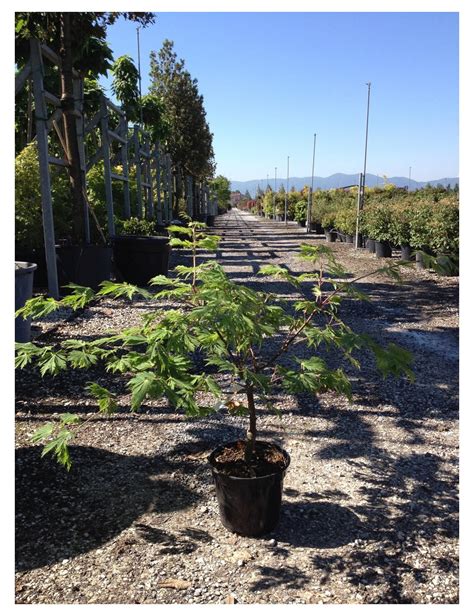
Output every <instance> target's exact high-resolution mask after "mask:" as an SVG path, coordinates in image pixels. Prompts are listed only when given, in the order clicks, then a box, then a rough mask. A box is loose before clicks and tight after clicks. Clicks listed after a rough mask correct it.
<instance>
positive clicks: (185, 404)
mask: <svg viewBox="0 0 474 616" xmlns="http://www.w3.org/2000/svg"><path fill="white" fill-rule="evenodd" d="M202 227H203V225H200V224H199V223H192V224H191V225H190V226H189V227H188V239H187V240H183V239H179V238H174V237H173V238H172V239H171V240H170V244H171V245H173V246H176V247H181V248H185V249H188V250H190V251H191V255H192V258H191V264H190V266H183V265H181V266H178V267H177V268H176V270H175V273H176V276H175V277H174V278H166V277H165V276H162V275H159V276H156V277H155V278H154V279H153V280H152V281H151V284H152V286H156V287H158V290H157V291H156V292H152V291H150V290H148V289H141V288H139V287H133V286H132V285H129V284H128V285H127V284H119V283H114V282H104V284H103V286H102V289H101V290H100V291H99V292H98V293H97V294H93V293H91V291H90V290H87V289H78V288H76V289H75V290H74V293H73V294H72V295H71V296H69V299H65V300H63V301H67V302H68V305H77V306H82V305H84V304H86V303H87V302H89V301H90V300H91V299H93V298H95V299H97V298H100V297H102V296H113V297H117V296H122V295H125V296H128V297H132V296H133V295H138V296H141V297H143V298H155V299H160V298H173V299H174V300H175V301H180V302H182V304H181V308H178V309H174V310H169V311H165V312H163V310H162V308H159V309H157V310H156V312H155V313H153V312H148V313H147V315H146V317H145V318H144V321H143V324H142V325H140V326H138V327H132V328H129V329H126V330H124V331H120V332H116V333H113V334H111V335H109V336H105V337H104V336H100V337H98V339H97V340H87V341H80V340H73V341H71V340H68V341H66V342H63V343H60V344H58V346H57V347H54V348H53V347H52V346H51V345H49V346H46V347H42V346H39V345H35V344H31V343H30V344H27V345H18V347H17V366H19V367H24V366H27V365H28V364H29V363H30V362H34V363H36V364H38V365H39V367H40V368H41V371H42V374H48V373H51V374H55V373H56V372H58V371H60V370H63V369H67V368H75V369H76V368H87V367H88V366H90V365H92V364H94V365H97V364H98V363H99V362H103V363H104V365H105V367H106V368H107V370H111V371H114V372H118V373H122V374H127V376H128V378H127V387H128V389H129V390H130V393H131V408H132V410H138V409H139V408H140V406H141V405H142V403H143V402H144V401H145V399H147V398H148V399H154V398H162V397H165V398H167V399H168V401H169V403H170V405H172V406H173V407H174V408H176V409H181V410H183V411H185V412H186V413H188V414H189V415H192V416H202V415H206V414H209V413H213V412H216V411H220V410H221V409H225V410H226V411H227V412H229V413H231V414H234V415H241V416H242V417H243V418H244V420H243V421H244V423H245V424H246V426H245V428H244V431H243V435H242V438H241V439H238V440H237V441H233V442H230V443H221V444H219V445H218V447H217V448H216V449H214V451H213V452H212V453H211V455H210V456H209V462H210V465H211V468H212V473H213V476H214V480H215V485H216V491H217V498H218V502H219V510H220V515H221V520H222V522H223V524H224V526H225V527H226V528H228V529H229V530H231V531H233V532H236V533H239V534H242V535H248V536H260V535H263V534H265V533H268V532H270V531H271V530H272V529H273V528H275V526H276V524H277V523H278V518H279V512H280V503H281V497H282V486H283V477H284V475H285V472H286V470H287V468H288V465H289V463H290V457H289V455H288V454H287V452H285V451H284V450H283V449H282V448H280V447H279V446H278V445H277V444H275V443H272V442H266V441H261V440H260V439H259V438H258V415H259V413H260V412H261V411H262V409H263V408H266V409H272V410H274V411H275V412H276V413H279V409H278V408H273V407H272V404H271V402H270V400H271V393H272V392H273V391H275V389H277V390H278V389H279V390H283V391H286V392H289V393H291V394H297V393H300V392H310V393H312V394H314V395H316V394H317V393H318V392H324V391H333V392H336V393H339V394H343V395H345V396H348V397H349V398H350V395H351V384H350V381H349V378H348V376H347V375H346V373H345V371H344V368H343V365H342V364H341V365H338V366H337V367H334V366H329V365H328V364H327V363H326V362H325V360H324V358H323V355H322V353H321V352H320V347H321V345H329V346H333V347H335V348H336V349H338V350H339V351H341V354H342V355H341V357H344V358H345V359H347V360H349V362H350V363H351V364H352V365H354V366H356V367H360V365H365V362H364V363H362V364H359V361H358V359H357V358H356V357H354V353H357V351H358V350H360V349H367V350H368V351H369V352H371V353H373V355H374V356H375V360H376V364H377V366H378V368H379V369H380V371H381V372H382V373H383V375H384V376H385V375H386V374H388V373H393V374H395V375H397V376H402V375H406V376H408V377H409V378H412V377H413V373H412V371H411V369H410V362H411V357H410V354H409V353H408V352H407V351H405V350H404V349H402V348H400V347H398V346H396V345H394V344H392V343H390V344H389V345H388V347H386V348H385V347H382V346H380V345H379V344H378V343H376V342H375V341H374V340H372V339H370V337H368V336H367V335H365V334H358V333H356V332H354V331H353V330H351V328H350V327H349V326H348V325H346V324H345V323H344V322H343V321H342V320H341V318H340V315H339V314H338V313H339V304H340V299H341V295H344V294H349V295H350V296H351V297H354V298H356V299H357V298H358V297H360V294H359V293H358V292H357V290H356V289H355V288H354V287H353V285H352V284H351V283H350V282H348V281H347V279H344V277H343V276H342V275H341V274H342V272H343V270H342V268H341V266H340V265H339V264H338V263H337V262H336V261H335V258H334V255H333V252H332V250H331V249H330V248H328V247H326V246H309V245H303V246H302V249H301V257H302V258H303V259H306V260H308V261H309V262H311V263H312V265H313V266H314V268H312V269H314V273H305V274H300V275H299V276H293V275H292V274H291V273H290V272H289V270H288V269H286V268H284V267H280V266H277V265H267V266H264V267H262V268H261V270H260V274H261V275H263V276H272V277H274V278H278V279H282V280H284V281H286V282H287V283H289V284H290V285H292V286H294V287H295V289H296V290H298V289H300V288H301V286H302V284H303V283H304V282H305V281H308V280H310V281H312V282H313V283H314V287H313V290H314V295H313V297H312V298H311V299H303V298H302V299H301V300H298V301H290V302H288V310H285V308H284V307H283V306H282V305H281V302H280V301H277V300H276V298H275V297H274V296H273V295H271V294H269V293H266V292H262V291H256V290H253V289H251V288H250V287H247V286H246V285H243V284H238V283H236V282H234V281H232V280H231V279H230V278H229V277H228V276H227V274H226V273H225V271H224V269H223V268H222V267H221V266H220V265H219V264H218V263H216V261H215V260H212V261H208V262H203V263H199V262H198V256H197V254H198V250H202V249H204V250H206V249H207V250H215V249H216V248H217V238H216V237H213V236H206V235H205V234H204V232H203V229H202ZM169 231H170V233H171V234H173V233H175V232H179V233H183V229H182V228H177V227H170V228H169ZM376 271H382V272H385V273H387V274H389V275H394V276H396V275H397V269H396V267H395V266H387V267H384V268H380V269H379V270H376ZM371 273H373V272H371ZM367 275H370V274H367ZM44 301H46V300H44ZM48 301H49V304H48V306H49V308H48V309H51V310H53V309H55V307H57V306H58V305H60V304H61V302H57V303H56V306H55V305H54V300H53V302H51V301H50V300H48ZM44 309H45V304H43V305H42V304H41V300H39V299H36V300H32V302H31V303H30V304H28V303H27V304H26V306H25V308H24V309H23V311H22V313H23V314H25V316H34V314H35V312H38V311H41V310H43V311H44ZM150 310H152V307H151V306H150ZM268 339H272V340H274V341H278V343H277V344H276V345H275V346H272V348H271V350H268V344H266V342H267V341H268ZM296 344H299V345H304V346H306V348H307V349H309V350H311V351H312V353H313V354H312V356H310V357H307V358H306V359H296V358H295V359H293V360H291V359H290V360H289V357H288V356H289V352H290V350H291V349H292V347H294V346H295V345H296ZM196 358H199V362H198V363H197V362H196ZM203 361H204V364H205V366H206V367H207V369H206V370H203V368H202V365H203V363H202V362H203ZM221 375H223V376H224V377H225V378H221ZM89 390H90V392H91V393H92V394H93V395H95V396H96V397H97V399H98V401H99V411H98V412H99V413H105V414H107V413H110V412H113V410H114V408H115V399H114V394H113V392H111V391H109V390H107V389H105V388H104V387H102V386H100V385H98V384H97V383H93V384H91V385H90V386H89ZM229 391H230V392H231V393H229ZM202 392H205V393H207V394H212V396H213V399H214V403H212V402H207V403H203V402H202V398H201V397H200V396H201V393H202ZM80 422H81V418H80V417H79V416H78V415H73V414H64V415H62V416H60V418H59V421H58V423H57V424H53V423H49V424H47V425H46V426H43V427H42V428H40V429H39V430H38V431H37V432H36V433H35V435H34V436H33V440H34V442H36V443H43V445H44V450H43V451H44V452H46V453H50V454H52V455H53V456H55V457H56V458H57V460H58V461H59V462H61V463H62V464H64V465H65V466H66V467H68V468H69V467H70V465H71V457H70V452H69V449H68V445H69V443H70V442H71V441H72V439H73V438H74V433H75V431H76V430H78V429H80V427H79V426H80Z"/></svg>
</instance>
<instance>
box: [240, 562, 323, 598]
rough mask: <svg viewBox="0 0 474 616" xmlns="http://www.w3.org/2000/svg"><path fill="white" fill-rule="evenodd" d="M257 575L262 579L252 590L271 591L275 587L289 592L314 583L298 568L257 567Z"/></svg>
mask: <svg viewBox="0 0 474 616" xmlns="http://www.w3.org/2000/svg"><path fill="white" fill-rule="evenodd" d="M257 572H258V573H257V574H259V575H260V576H261V577H260V579H258V580H257V581H255V582H254V583H253V584H251V585H250V590H252V591H254V592H255V591H257V590H260V591H262V590H271V589H272V588H274V587H275V586H278V587H280V588H281V587H283V588H286V589H288V590H298V589H300V588H306V586H307V585H308V584H309V583H310V582H311V581H312V580H311V577H310V576H309V575H307V574H306V573H304V572H303V571H301V570H300V569H299V568H298V567H291V566H288V565H287V566H280V567H278V569H277V568H275V567H257Z"/></svg>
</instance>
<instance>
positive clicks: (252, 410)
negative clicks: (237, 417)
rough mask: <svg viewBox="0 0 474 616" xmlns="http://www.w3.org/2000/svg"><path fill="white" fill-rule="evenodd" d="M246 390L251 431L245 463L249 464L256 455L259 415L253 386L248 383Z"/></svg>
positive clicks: (248, 434) (249, 430)
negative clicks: (256, 409)
mask: <svg viewBox="0 0 474 616" xmlns="http://www.w3.org/2000/svg"><path fill="white" fill-rule="evenodd" d="M245 390H246V392H247V402H248V409H249V429H248V431H247V442H246V445H245V461H246V462H247V464H249V463H250V461H251V460H252V456H253V454H254V453H255V440H256V438H257V414H256V411H255V400H254V397H253V385H252V384H251V383H248V382H247V383H246V384H245Z"/></svg>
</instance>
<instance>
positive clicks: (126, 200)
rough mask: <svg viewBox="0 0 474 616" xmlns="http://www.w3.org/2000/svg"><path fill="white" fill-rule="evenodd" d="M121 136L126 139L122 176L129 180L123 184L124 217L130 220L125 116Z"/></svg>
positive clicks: (121, 149)
mask: <svg viewBox="0 0 474 616" xmlns="http://www.w3.org/2000/svg"><path fill="white" fill-rule="evenodd" d="M119 134H120V136H121V137H122V138H123V139H125V143H122V144H121V146H120V156H121V160H122V174H123V177H124V178H125V179H126V180H127V181H126V182H123V215H124V217H125V218H130V178H129V174H128V122H127V118H126V117H125V116H123V117H122V120H121V122H120V131H119Z"/></svg>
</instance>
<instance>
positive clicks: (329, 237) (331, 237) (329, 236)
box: [324, 229, 337, 242]
mask: <svg viewBox="0 0 474 616" xmlns="http://www.w3.org/2000/svg"><path fill="white" fill-rule="evenodd" d="M324 235H325V236H326V241H327V242H335V241H336V239H337V233H336V231H331V230H330V229H324Z"/></svg>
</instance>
